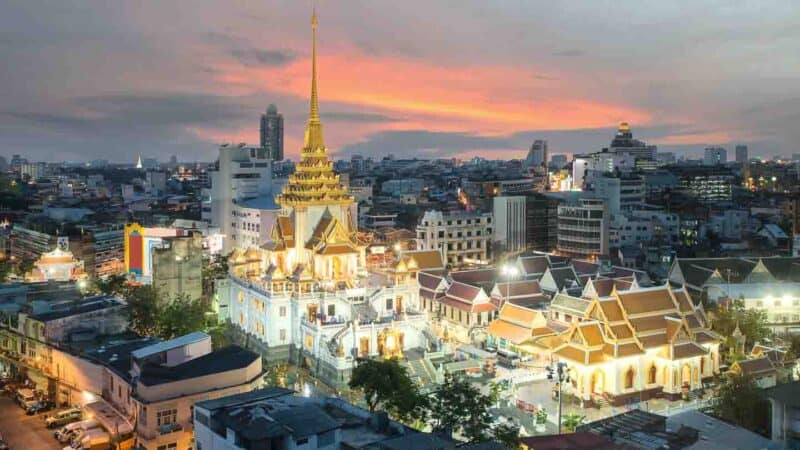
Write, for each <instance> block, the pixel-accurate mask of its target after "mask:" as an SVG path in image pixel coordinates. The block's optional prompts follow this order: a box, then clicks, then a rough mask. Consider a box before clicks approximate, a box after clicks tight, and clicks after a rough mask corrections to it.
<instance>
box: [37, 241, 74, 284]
mask: <svg viewBox="0 0 800 450" xmlns="http://www.w3.org/2000/svg"><path fill="white" fill-rule="evenodd" d="M87 277H88V275H87V274H86V271H84V269H83V261H80V260H78V259H76V258H75V256H74V255H73V254H72V252H71V251H69V239H68V238H66V237H59V238H58V243H57V245H56V248H54V249H53V250H52V251H50V252H47V253H42V256H41V257H40V258H39V259H38V260H37V261H36V262H34V263H33V268H32V269H31V271H30V272H28V273H26V274H25V281H28V282H47V281H75V280H83V279H86V278H87Z"/></svg>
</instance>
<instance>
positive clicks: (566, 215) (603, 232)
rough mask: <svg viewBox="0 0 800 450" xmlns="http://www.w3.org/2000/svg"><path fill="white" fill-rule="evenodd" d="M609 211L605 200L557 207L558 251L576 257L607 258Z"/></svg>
mask: <svg viewBox="0 0 800 450" xmlns="http://www.w3.org/2000/svg"><path fill="white" fill-rule="evenodd" d="M609 223H610V217H609V212H608V207H607V205H606V203H605V201H603V200H598V199H588V198H583V199H579V200H578V202H577V203H576V204H565V205H559V206H558V251H559V252H561V253H565V254H569V255H577V256H602V255H608V249H609Z"/></svg>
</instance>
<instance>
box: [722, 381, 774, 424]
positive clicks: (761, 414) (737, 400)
mask: <svg viewBox="0 0 800 450" xmlns="http://www.w3.org/2000/svg"><path fill="white" fill-rule="evenodd" d="M712 411H713V413H714V415H716V416H717V417H719V418H721V419H724V420H727V421H728V422H733V423H735V424H737V425H739V426H741V427H744V428H747V429H748V430H751V431H755V432H762V433H763V432H765V431H766V429H767V425H768V424H767V422H768V421H769V412H768V403H767V401H766V400H764V398H763V397H762V396H761V391H760V389H759V388H758V386H756V384H755V382H754V381H753V379H752V378H750V377H748V376H746V375H734V376H732V377H731V378H729V379H728V381H727V382H726V383H725V384H723V385H722V386H721V387H720V388H719V392H718V393H717V397H716V399H715V400H714V403H713V405H712Z"/></svg>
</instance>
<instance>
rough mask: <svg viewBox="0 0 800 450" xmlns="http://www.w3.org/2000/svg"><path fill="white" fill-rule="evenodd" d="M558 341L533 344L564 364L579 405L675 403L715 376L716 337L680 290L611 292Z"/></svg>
mask: <svg viewBox="0 0 800 450" xmlns="http://www.w3.org/2000/svg"><path fill="white" fill-rule="evenodd" d="M559 336H560V337H561V338H562V339H557V340H553V339H540V340H538V341H536V342H537V343H539V344H540V345H541V346H542V347H544V348H548V349H550V350H551V351H552V353H551V354H552V357H553V359H554V360H558V361H561V362H566V363H567V365H568V367H569V372H570V374H571V380H572V383H571V391H572V393H573V394H574V395H576V396H577V397H579V398H581V399H582V400H585V401H600V402H605V401H607V402H610V403H613V404H622V403H625V402H627V401H630V400H636V401H639V400H647V399H648V398H650V397H652V396H655V395H656V394H662V393H663V395H665V396H666V397H669V398H677V397H679V396H681V395H682V394H684V393H686V392H689V391H693V390H696V389H700V388H701V387H702V380H703V379H706V378H709V377H712V376H714V375H717V374H719V360H720V358H719V343H720V338H719V336H717V335H716V333H714V332H713V331H711V324H710V322H709V321H708V319H707V317H706V315H705V311H704V310H703V308H702V306H700V305H697V306H696V305H695V304H694V303H693V301H692V299H691V297H690V296H689V294H688V292H686V289H685V288H680V289H674V288H671V287H670V286H669V285H665V286H658V287H654V288H640V289H635V290H628V291H616V290H613V291H612V292H611V295H610V296H608V297H596V298H594V299H593V300H592V301H591V304H590V305H589V307H588V309H587V310H586V313H585V315H584V317H583V318H582V320H581V321H579V322H574V323H573V324H572V325H571V326H570V328H569V329H568V330H567V331H565V332H564V333H559ZM567 392H569V391H567Z"/></svg>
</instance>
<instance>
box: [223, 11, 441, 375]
mask: <svg viewBox="0 0 800 450" xmlns="http://www.w3.org/2000/svg"><path fill="white" fill-rule="evenodd" d="M316 27H317V20H316V14H315V15H314V16H313V18H312V36H313V47H312V78H311V102H310V114H309V119H308V125H307V127H306V132H305V139H304V145H303V149H302V153H301V159H300V162H298V163H297V165H296V171H295V173H294V174H292V175H291V176H290V178H289V181H288V183H287V184H286V185H284V187H283V190H282V192H281V193H280V194H279V195H278V196H276V202H277V204H278V205H279V206H280V212H279V213H278V215H277V218H276V219H275V221H274V225H273V226H272V229H271V231H270V235H269V239H268V240H267V242H266V243H265V244H263V245H260V246H255V245H251V246H249V247H248V248H246V249H243V248H236V249H235V250H234V252H233V253H232V254H231V256H230V258H229V261H228V265H229V271H230V275H229V278H228V280H227V282H226V283H221V284H220V285H219V286H218V295H219V298H220V305H221V309H220V315H221V317H223V318H225V319H227V320H228V321H229V322H230V323H231V324H232V325H234V329H235V330H236V331H237V332H238V334H239V336H238V337H239V338H241V339H242V340H243V341H245V342H247V343H248V345H249V346H250V347H251V348H253V349H254V350H257V351H259V352H260V353H261V354H262V356H263V357H264V358H265V359H266V361H267V363H268V364H269V363H276V362H285V361H293V362H295V363H297V364H298V365H302V366H304V367H307V368H309V369H310V370H312V371H313V372H314V373H315V374H316V375H317V376H318V377H320V378H322V379H324V380H326V382H328V383H330V384H331V385H334V386H344V385H345V384H346V383H347V381H348V380H349V372H350V370H351V369H352V368H353V366H354V365H355V361H356V358H359V357H389V356H401V355H402V354H403V352H404V350H407V349H410V348H423V349H427V348H431V347H432V346H435V345H437V343H436V342H433V341H435V339H433V338H430V340H429V338H428V337H426V333H425V332H426V330H427V317H426V315H425V314H423V313H421V312H419V300H418V298H419V289H418V288H417V287H416V280H415V279H414V278H411V277H402V276H394V277H392V276H390V275H388V274H382V275H379V276H370V274H368V273H367V269H366V257H365V248H366V245H365V244H364V243H363V242H362V241H361V240H360V239H359V237H358V229H357V227H356V225H355V223H356V222H355V220H354V219H355V218H356V217H357V211H356V203H355V200H354V199H353V197H352V196H350V195H349V194H348V192H347V189H346V188H345V187H344V186H343V185H342V184H341V183H340V180H339V176H338V175H337V174H336V173H334V171H333V163H332V162H331V160H330V159H329V158H328V154H327V147H326V146H325V143H324V140H323V133H322V124H321V122H320V116H319V104H318V96H317V77H316V73H317V65H316ZM401 269H402V268H401ZM403 270H404V269H403ZM395 272H396V270H395ZM395 275H396V274H395ZM387 285H388V287H387Z"/></svg>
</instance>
